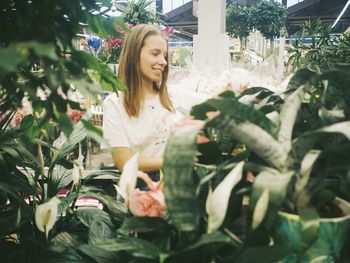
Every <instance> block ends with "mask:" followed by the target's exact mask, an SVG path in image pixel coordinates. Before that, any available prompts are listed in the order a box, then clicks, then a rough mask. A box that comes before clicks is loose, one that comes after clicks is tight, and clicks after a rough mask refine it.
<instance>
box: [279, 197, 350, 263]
mask: <svg viewBox="0 0 350 263" xmlns="http://www.w3.org/2000/svg"><path fill="white" fill-rule="evenodd" d="M334 204H335V205H336V206H338V207H339V208H340V209H341V210H342V212H343V214H344V216H342V217H338V218H321V219H320V225H319V233H318V238H317V240H316V241H315V242H314V243H313V244H312V245H311V246H310V247H309V248H308V249H307V250H306V252H305V254H304V255H303V257H302V259H301V261H298V262H305V263H306V262H308V263H309V262H315V263H316V262H327V263H328V262H336V260H337V259H339V257H340V252H341V249H342V247H343V245H344V243H345V241H346V238H347V237H348V232H349V228H350V204H349V203H348V202H346V201H345V200H343V199H340V198H336V199H335V201H334ZM273 233H274V238H275V242H276V243H278V244H285V245H286V244H296V245H299V244H301V243H302V241H301V223H300V218H299V216H298V215H294V214H289V213H285V212H279V216H278V217H277V220H276V223H275V224H274V227H273ZM281 262H282V263H292V262H293V263H295V262H297V255H296V254H291V255H288V256H286V257H285V258H284V259H283V260H282V261H281Z"/></svg>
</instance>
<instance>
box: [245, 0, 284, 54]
mask: <svg viewBox="0 0 350 263" xmlns="http://www.w3.org/2000/svg"><path fill="white" fill-rule="evenodd" d="M286 18H287V9H286V7H285V6H284V5H282V4H281V3H278V2H277V1H273V0H261V1H259V2H258V3H257V4H256V6H255V7H254V8H253V11H252V21H253V24H254V27H255V28H256V29H257V30H259V31H260V32H261V34H263V36H264V37H266V38H267V39H269V40H270V47H271V51H272V52H273V51H274V38H275V37H279V36H280V35H281V30H282V28H283V27H284V25H285V22H286Z"/></svg>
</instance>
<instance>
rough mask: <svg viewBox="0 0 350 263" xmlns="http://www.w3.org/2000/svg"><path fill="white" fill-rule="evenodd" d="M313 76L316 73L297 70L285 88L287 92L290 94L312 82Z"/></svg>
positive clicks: (307, 70)
mask: <svg viewBox="0 0 350 263" xmlns="http://www.w3.org/2000/svg"><path fill="white" fill-rule="evenodd" d="M315 76H316V73H315V72H313V71H311V70H310V69H300V70H298V71H297V72H296V73H295V74H294V75H293V77H292V78H291V79H290V81H289V83H288V86H287V92H292V91H294V90H296V89H298V88H299V87H301V86H302V85H307V84H308V83H310V82H312V81H313V79H314V77H315Z"/></svg>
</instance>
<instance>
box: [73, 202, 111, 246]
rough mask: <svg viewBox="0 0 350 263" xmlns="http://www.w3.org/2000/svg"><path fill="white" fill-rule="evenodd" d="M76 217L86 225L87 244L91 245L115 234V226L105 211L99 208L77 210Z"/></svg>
mask: <svg viewBox="0 0 350 263" xmlns="http://www.w3.org/2000/svg"><path fill="white" fill-rule="evenodd" d="M77 217H78V218H79V219H80V220H81V221H82V222H83V223H84V225H86V226H87V227H88V229H89V244H91V245H94V244H96V243H98V242H101V241H105V240H109V239H112V238H114V237H115V236H116V234H115V231H116V229H115V226H114V224H113V223H112V221H111V218H110V217H109V215H108V213H106V212H105V211H102V210H99V209H83V210H78V211H77Z"/></svg>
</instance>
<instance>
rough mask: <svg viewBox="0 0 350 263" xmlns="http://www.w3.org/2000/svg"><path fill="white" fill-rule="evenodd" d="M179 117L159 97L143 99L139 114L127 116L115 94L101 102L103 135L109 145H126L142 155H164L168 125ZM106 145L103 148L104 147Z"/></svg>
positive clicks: (133, 151)
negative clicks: (167, 108) (164, 105)
mask: <svg viewBox="0 0 350 263" xmlns="http://www.w3.org/2000/svg"><path fill="white" fill-rule="evenodd" d="M177 119H178V116H177V115H176V114H175V113H173V112H170V111H168V110H166V109H165V108H164V107H163V105H162V104H161V103H160V100H159V96H158V95H157V96H156V97H154V98H152V99H146V100H145V102H144V105H143V106H141V109H140V115H139V117H137V118H135V117H129V115H128V114H127V112H126V110H125V108H124V104H123V100H122V98H121V97H118V96H117V95H116V94H115V93H113V94H111V95H109V96H107V97H106V98H105V100H104V102H103V134H104V138H105V139H106V141H107V142H108V143H109V147H127V148H129V149H130V150H131V152H132V153H136V152H140V155H141V156H147V157H154V158H161V157H163V154H164V150H165V146H166V142H167V140H168V138H169V135H170V132H171V127H172V125H173V124H174V123H175V122H176V120H177ZM104 148H106V147H104Z"/></svg>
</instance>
